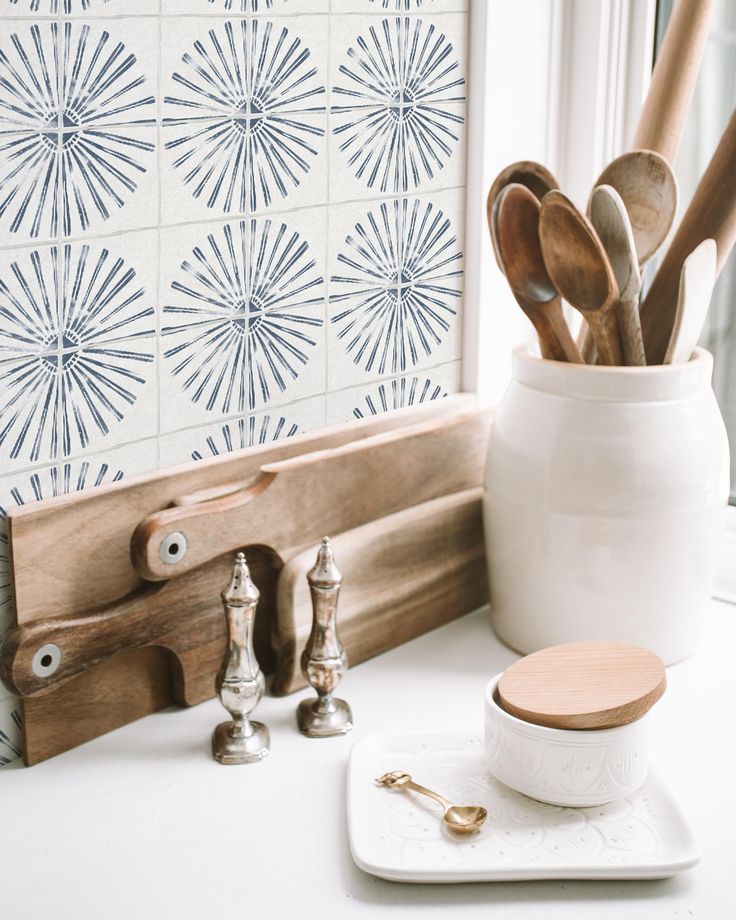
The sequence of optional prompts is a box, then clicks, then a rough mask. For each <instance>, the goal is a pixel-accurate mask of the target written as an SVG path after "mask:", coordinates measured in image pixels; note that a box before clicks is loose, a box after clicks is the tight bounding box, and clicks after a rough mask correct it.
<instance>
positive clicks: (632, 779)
mask: <svg viewBox="0 0 736 920" xmlns="http://www.w3.org/2000/svg"><path fill="white" fill-rule="evenodd" d="M499 677H500V675H497V676H496V677H495V678H494V679H493V680H492V681H491V682H490V683H489V685H488V688H487V690H486V699H485V754H486V762H487V764H488V767H489V769H490V771H491V773H492V774H493V775H494V776H495V777H496V779H499V780H501V782H503V783H506V785H508V786H510V787H511V788H512V789H516V790H517V791H518V792H523V793H524V794H525V795H528V796H531V797H532V798H535V799H538V800H539V801H541V802H547V803H550V804H553V805H566V806H573V807H588V806H594V805H603V804H606V803H607V802H613V801H615V800H617V799H621V798H624V797H625V796H627V795H631V794H632V793H633V792H635V791H636V790H637V789H638V788H639V787H640V786H641V785H642V784H643V783H644V781H645V779H646V777H647V769H648V753H649V721H650V717H649V714H647V715H645V716H644V717H643V718H641V719H637V720H636V721H635V722H630V723H628V724H627V725H622V726H620V727H618V728H609V729H603V730H600V731H596V730H592V731H587V730H586V731H565V730H561V729H557V728H546V727H545V726H543V725H534V724H532V723H530V722H523V721H522V720H521V719H517V718H515V717H514V716H512V715H510V714H509V713H507V712H505V711H504V710H503V709H502V708H501V707H500V706H499V705H498V703H497V702H496V699H495V693H496V688H497V686H498V680H499Z"/></svg>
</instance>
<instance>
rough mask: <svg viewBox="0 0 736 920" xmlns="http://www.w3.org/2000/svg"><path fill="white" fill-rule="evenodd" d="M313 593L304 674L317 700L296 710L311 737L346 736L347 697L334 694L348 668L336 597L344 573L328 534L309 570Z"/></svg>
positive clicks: (349, 724) (350, 724)
mask: <svg viewBox="0 0 736 920" xmlns="http://www.w3.org/2000/svg"><path fill="white" fill-rule="evenodd" d="M307 580H308V581H309V590H310V593H311V595H312V616H313V619H312V632H311V634H310V636H309V639H308V640H307V644H306V647H305V649H304V652H303V653H302V674H304V676H305V677H306V679H307V682H308V683H309V684H310V685H311V686H312V687H313V688H314V689H315V690H316V691H317V699H308V700H302V702H301V703H300V704H299V708H298V709H297V714H296V718H297V724H298V725H299V731H300V732H301V733H302V734H303V735H308V736H309V737H310V738H329V737H330V736H331V735H344V734H346V733H347V732H349V731H350V729H351V728H352V727H353V715H352V713H351V712H350V707H349V706H348V704H347V703H346V702H345V700H338V699H335V698H334V697H333V696H332V692H333V690H335V688H336V687H337V685H338V684H339V683H340V680H341V679H342V676H343V674H344V673H345V672H346V671H347V669H348V657H347V655H346V654H345V649H344V648H343V647H342V644H341V642H340V638H339V636H338V635H337V622H336V621H337V598H338V595H339V593H340V585H341V584H342V575H341V574H340V570H339V569H338V567H337V566H336V565H335V558H334V556H333V553H332V546H331V545H330V540H329V537H325V538H324V539H323V540H322V545H321V546H320V548H319V552H318V553H317V562H316V563H315V565H314V568H312V569H310V571H309V572H308V573H307Z"/></svg>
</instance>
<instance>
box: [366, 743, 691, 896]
mask: <svg viewBox="0 0 736 920" xmlns="http://www.w3.org/2000/svg"><path fill="white" fill-rule="evenodd" d="M389 770H406V772H408V773H411V774H412V776H413V778H414V779H415V780H416V781H417V782H418V783H422V784H423V785H426V786H429V787H430V788H431V789H436V790H437V791H438V792H441V793H442V794H443V795H445V796H446V797H447V798H448V799H450V800H451V801H453V802H455V803H457V804H460V805H484V806H485V807H486V808H487V810H488V820H487V821H486V823H485V825H484V826H483V827H482V828H481V830H480V831H479V832H478V833H477V834H473V835H472V836H470V837H464V838H462V837H461V838H458V837H455V836H453V835H452V833H451V832H450V831H447V830H445V828H444V827H443V825H442V824H441V820H440V819H441V814H442V813H441V811H440V809H439V806H436V805H434V804H433V803H432V802H431V801H430V800H429V799H425V798H424V797H423V796H418V795H416V794H415V793H406V792H399V791H395V790H390V789H386V788H385V787H382V786H376V785H375V783H374V779H375V778H376V777H378V776H381V774H383V773H386V772H388V771H389ZM348 827H349V833H350V848H351V850H352V854H353V859H354V860H355V862H356V863H357V864H358V866H359V867H360V868H361V869H363V870H364V871H365V872H370V873H371V874H372V875H378V876H380V877H381V878H386V879H392V880H394V881H400V882H480V881H514V880H521V879H549V878H555V879H557V878H561V879H652V878H668V877H669V876H672V875H675V874H676V873H677V872H680V871H682V870H683V869H687V868H689V867H690V866H694V865H695V864H696V863H697V862H698V861H699V859H700V854H699V852H698V848H697V844H696V842H695V840H694V838H693V834H692V832H691V830H690V828H689V826H688V824H687V821H686V820H685V817H684V815H683V814H682V812H681V811H680V809H679V808H678V806H677V804H676V803H675V801H674V800H673V798H672V796H671V795H670V794H669V792H668V791H667V789H666V787H665V786H664V785H663V783H662V781H661V780H660V779H659V777H658V776H657V774H656V773H654V772H652V771H651V770H650V773H649V777H648V778H647V780H646V782H645V784H644V786H642V788H641V789H639V791H638V792H636V793H635V794H634V795H632V796H630V797H629V798H627V799H622V800H620V801H617V802H612V803H610V804H609V805H603V806H599V807H597V808H561V807H559V806H556V805H544V804H542V803H541V802H537V801H535V800H534V799H529V798H527V797H526V796H524V795H520V794H519V793H517V792H514V791H512V790H511V789H509V788H508V787H507V786H504V785H503V784H502V783H499V782H498V781H496V780H494V779H493V778H492V777H491V776H490V774H489V773H488V771H487V768H486V766H485V763H484V759H483V741H482V739H481V738H480V737H477V736H472V735H468V734H403V735H401V734H388V735H373V736H371V737H369V738H365V739H364V740H362V741H360V742H358V743H357V744H356V745H355V747H354V748H353V751H352V754H351V757H350V767H349V772H348Z"/></svg>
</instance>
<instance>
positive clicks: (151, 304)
mask: <svg viewBox="0 0 736 920" xmlns="http://www.w3.org/2000/svg"><path fill="white" fill-rule="evenodd" d="M155 241H156V235H155V233H154V234H151V233H143V234H133V235H131V236H130V237H117V238H114V239H113V240H112V241H110V240H107V241H105V240H100V241H95V242H93V243H89V244H85V243H67V244H63V245H59V246H57V245H54V246H46V247H39V248H37V249H28V250H26V249H21V250H7V251H5V252H3V253H2V254H0V458H4V460H5V461H6V462H7V463H8V464H9V466H10V465H12V466H14V467H16V468H20V467H22V466H24V465H26V466H27V465H31V464H38V463H44V462H48V461H50V460H55V459H57V458H60V457H66V456H70V455H75V454H79V453H81V452H84V451H86V450H88V449H94V448H95V447H102V446H112V444H113V443H119V441H118V440H117V438H119V437H120V436H121V435H122V433H123V432H122V431H116V429H118V428H119V427H120V426H121V423H123V422H124V420H125V425H124V427H125V429H128V430H130V431H133V430H134V433H133V435H132V436H136V437H138V436H143V434H142V433H141V431H140V430H139V429H138V428H137V427H136V426H135V425H134V426H133V429H130V425H131V424H132V421H131V420H130V419H128V416H131V415H135V414H136V413H135V406H136V403H137V401H138V399H139V398H140V396H141V395H142V393H143V392H144V390H145V388H146V386H147V385H148V386H152V387H153V396H154V400H155V372H154V356H155V342H154V335H155V329H156V319H155V300H154V298H155V281H154V279H155V263H154V264H153V265H150V264H148V263H146V264H145V266H144V269H143V271H140V270H139V269H138V266H137V264H136V262H135V261H134V258H135V257H134V256H133V257H131V255H130V252H131V251H132V252H135V251H136V250H137V247H138V245H141V246H142V247H143V251H145V247H146V245H147V246H148V247H149V248H150V246H151V244H152V243H154V244H155ZM3 358H4V359H5V360H4V361H2V359H3ZM138 411H140V410H138ZM103 441H104V442H105V443H104V444H103Z"/></svg>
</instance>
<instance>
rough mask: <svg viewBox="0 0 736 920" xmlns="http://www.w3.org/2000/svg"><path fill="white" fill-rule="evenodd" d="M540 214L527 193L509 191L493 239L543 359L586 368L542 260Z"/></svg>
mask: <svg viewBox="0 0 736 920" xmlns="http://www.w3.org/2000/svg"><path fill="white" fill-rule="evenodd" d="M539 210H540V207H539V201H538V200H537V199H536V198H535V197H534V195H533V194H532V193H531V192H530V191H529V189H528V188H526V187H525V186H523V185H519V184H517V183H512V184H510V185H507V186H506V187H505V188H503V189H502V190H501V193H500V194H499V196H498V200H497V204H496V207H495V208H494V212H493V216H492V220H491V227H492V230H491V237H492V238H493V240H494V245H495V246H496V247H497V252H498V253H499V258H500V260H501V262H502V263H503V265H504V266H505V271H506V277H507V279H508V282H509V285H510V286H511V290H512V291H513V293H514V297H515V298H516V300H517V303H518V304H519V306H520V307H521V309H522V310H523V311H524V313H526V315H527V316H528V318H529V319H530V320H531V322H532V324H533V326H534V328H535V329H536V331H537V335H538V336H539V342H540V350H541V353H542V357H544V358H551V359H552V360H554V361H572V362H575V363H578V364H582V363H583V358H582V355H581V354H580V352H579V351H578V348H577V345H576V344H575V342H574V340H573V338H572V335H571V334H570V329H569V327H568V325H567V322H566V321H565V317H564V315H563V313H562V303H561V302H560V297H559V295H558V293H557V291H556V289H555V286H554V285H553V284H552V281H551V280H550V277H549V275H548V274H547V269H546V268H545V265H544V259H543V258H542V249H541V246H540V243H539Z"/></svg>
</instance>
